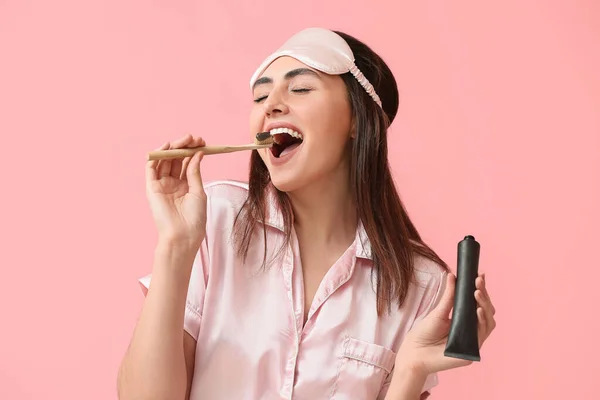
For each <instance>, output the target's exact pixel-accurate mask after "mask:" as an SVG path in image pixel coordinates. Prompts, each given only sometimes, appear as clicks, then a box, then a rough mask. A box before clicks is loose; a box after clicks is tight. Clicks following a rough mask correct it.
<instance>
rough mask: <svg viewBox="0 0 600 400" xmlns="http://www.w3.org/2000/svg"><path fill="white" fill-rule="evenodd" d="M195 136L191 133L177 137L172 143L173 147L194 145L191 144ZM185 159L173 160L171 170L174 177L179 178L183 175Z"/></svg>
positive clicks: (179, 147)
mask: <svg viewBox="0 0 600 400" xmlns="http://www.w3.org/2000/svg"><path fill="white" fill-rule="evenodd" d="M193 139H194V138H193V137H192V135H190V134H187V135H185V136H183V137H181V138H179V139H177V140H176V141H174V142H173V143H172V144H171V149H181V148H184V147H192V146H191V145H190V144H191V143H192V141H193ZM183 162H184V160H183V159H180V158H177V159H174V160H171V171H170V175H171V176H172V177H174V178H177V179H179V178H180V177H181V172H182V169H183Z"/></svg>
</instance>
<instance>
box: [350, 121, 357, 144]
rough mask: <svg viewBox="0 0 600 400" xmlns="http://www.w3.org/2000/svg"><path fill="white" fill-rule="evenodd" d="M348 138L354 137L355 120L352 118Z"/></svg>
mask: <svg viewBox="0 0 600 400" xmlns="http://www.w3.org/2000/svg"><path fill="white" fill-rule="evenodd" d="M350 139H356V122H355V120H354V118H352V124H351V125H350Z"/></svg>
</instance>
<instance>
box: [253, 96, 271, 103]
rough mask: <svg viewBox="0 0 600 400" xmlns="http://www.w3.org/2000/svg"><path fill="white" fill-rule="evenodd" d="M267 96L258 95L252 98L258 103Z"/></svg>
mask: <svg viewBox="0 0 600 400" xmlns="http://www.w3.org/2000/svg"><path fill="white" fill-rule="evenodd" d="M267 97H269V96H260V97H257V98H255V99H254V102H255V103H260V102H261V101H263V100H264V99H266V98H267Z"/></svg>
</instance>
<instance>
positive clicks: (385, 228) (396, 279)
mask: <svg viewBox="0 0 600 400" xmlns="http://www.w3.org/2000/svg"><path fill="white" fill-rule="evenodd" d="M336 33H337V34H338V35H340V36H341V37H343V38H344V39H345V40H346V42H347V43H348V45H349V46H350V48H351V49H352V52H353V53H354V56H355V63H356V66H357V67H358V68H359V69H360V70H361V72H362V73H363V74H364V75H365V77H366V78H367V79H368V80H369V81H370V82H371V83H372V84H373V86H374V88H375V91H376V92H377V93H378V95H379V97H380V98H381V101H382V103H383V110H382V109H381V108H380V107H379V106H378V105H377V104H376V103H375V102H374V101H373V99H372V98H371V97H369V95H368V94H367V93H366V91H365V90H364V89H363V87H362V86H360V84H359V83H358V81H357V80H356V78H354V76H352V75H351V74H350V73H347V74H344V75H342V79H343V80H344V82H345V84H346V87H347V88H348V95H349V101H350V104H351V108H352V118H353V122H354V128H355V131H356V138H355V139H354V140H352V145H351V163H350V164H351V167H350V179H351V182H350V183H351V187H352V192H353V196H354V203H355V205H356V211H357V213H358V217H359V218H360V220H361V222H362V224H363V226H364V228H365V231H366V234H367V237H368V238H369V242H370V245H371V252H372V254H371V257H372V259H373V274H374V276H375V277H376V278H377V279H376V281H377V313H378V314H379V315H382V314H383V313H384V312H385V311H386V310H390V309H391V305H392V302H394V301H395V302H397V304H398V307H399V306H401V305H402V304H403V303H404V300H405V298H406V295H407V293H408V289H409V285H410V282H411V281H412V280H413V278H414V257H415V255H416V254H418V255H421V256H423V257H425V258H427V259H430V260H432V261H434V262H436V263H438V264H439V265H441V266H442V267H443V268H446V269H447V268H448V267H447V265H446V263H444V261H442V260H441V259H440V257H439V256H438V255H437V254H436V253H435V252H434V251H433V250H432V249H431V248H430V247H429V246H427V245H426V244H425V243H424V242H423V240H422V239H421V236H420V235H419V232H418V231H417V229H416V228H415V226H414V224H413V223H412V221H411V220H410V218H409V216H408V213H407V211H406V209H405V207H404V205H403V204H402V201H401V200H400V196H399V194H398V191H397V190H396V186H395V184H394V181H393V178H392V174H391V171H390V166H389V163H388V149H387V129H388V127H389V125H390V124H391V122H392V121H393V119H394V118H395V116H396V113H397V111H398V101H399V100H398V87H397V85H396V80H395V78H394V76H393V74H392V72H391V70H390V69H389V67H388V66H387V65H386V64H385V62H384V61H383V60H382V59H381V57H380V56H379V55H377V54H376V53H375V52H374V51H373V50H371V49H370V48H369V47H368V46H367V45H366V44H364V43H362V42H360V41H359V40H357V39H356V38H354V37H352V36H350V35H348V34H345V33H342V32H338V31H336ZM267 190H274V191H275V193H276V198H277V202H278V203H279V204H278V206H279V209H280V211H281V213H282V215H283V222H284V227H285V232H286V240H285V241H284V243H283V247H282V248H281V249H280V250H283V248H285V246H287V245H288V243H289V241H290V235H291V230H292V223H293V222H292V221H293V218H292V208H291V207H290V202H289V198H288V197H287V195H286V194H285V193H283V192H281V191H279V190H277V189H275V188H274V187H273V185H271V178H270V176H269V171H268V170H267V167H266V165H265V164H264V162H263V161H262V159H261V158H260V156H259V155H258V153H257V152H256V151H253V152H252V155H251V157H250V176H249V192H248V197H247V199H246V201H245V203H244V205H243V206H242V208H241V209H240V211H239V213H238V215H237V217H236V220H235V225H234V237H235V245H236V250H237V252H238V255H239V256H240V257H242V259H243V260H245V259H246V256H247V254H248V248H249V247H250V242H251V241H252V236H253V234H254V233H255V232H256V229H257V225H258V224H260V222H261V221H265V220H266V217H267V215H266V209H267V207H266V206H267V205H266V199H267ZM262 229H263V235H264V237H265V239H266V229H267V227H266V225H263V228H262ZM265 246H266V240H265ZM266 256H267V249H266V247H265V249H264V261H263V266H264V265H265V263H266Z"/></svg>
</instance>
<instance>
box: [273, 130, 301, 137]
mask: <svg viewBox="0 0 600 400" xmlns="http://www.w3.org/2000/svg"><path fill="white" fill-rule="evenodd" d="M282 133H287V134H288V135H290V136H292V137H295V138H298V139H304V138H303V137H302V135H301V134H300V133H298V132H296V131H294V130H292V129H289V128H275V129H271V136H273V135H280V134H282Z"/></svg>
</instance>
